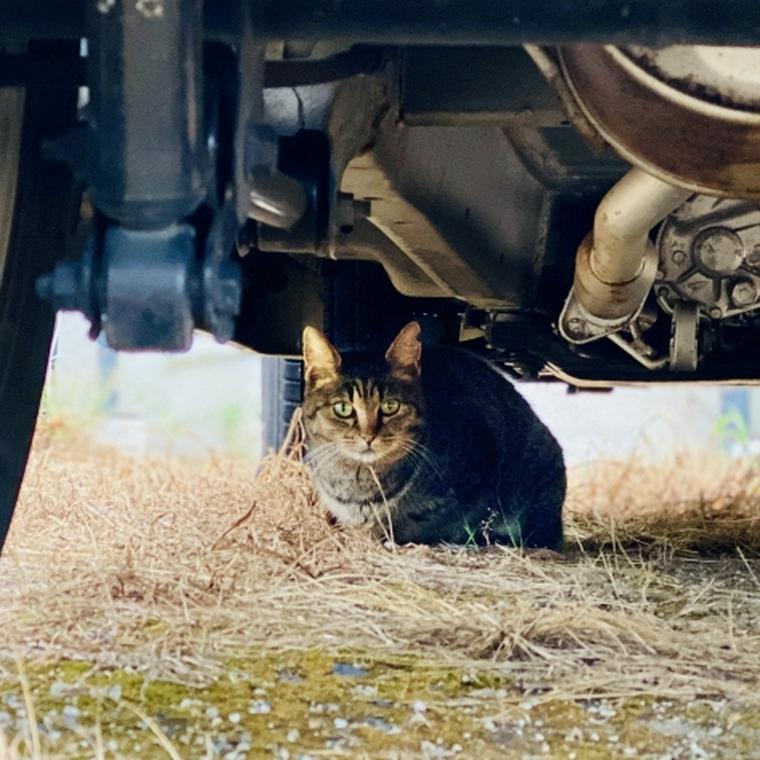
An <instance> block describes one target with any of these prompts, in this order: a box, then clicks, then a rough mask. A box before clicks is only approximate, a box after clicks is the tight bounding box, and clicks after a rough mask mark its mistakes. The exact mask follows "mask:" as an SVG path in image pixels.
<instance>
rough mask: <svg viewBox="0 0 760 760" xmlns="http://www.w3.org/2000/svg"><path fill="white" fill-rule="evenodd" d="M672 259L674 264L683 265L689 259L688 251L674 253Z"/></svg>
mask: <svg viewBox="0 0 760 760" xmlns="http://www.w3.org/2000/svg"><path fill="white" fill-rule="evenodd" d="M671 258H672V259H673V263H674V264H678V265H681V264H683V263H684V262H685V261H686V259H687V258H688V257H687V256H686V251H673V255H672V256H671Z"/></svg>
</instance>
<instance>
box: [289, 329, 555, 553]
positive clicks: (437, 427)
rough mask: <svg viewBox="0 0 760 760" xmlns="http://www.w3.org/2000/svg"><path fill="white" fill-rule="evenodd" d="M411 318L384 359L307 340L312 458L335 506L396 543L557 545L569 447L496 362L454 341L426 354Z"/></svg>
mask: <svg viewBox="0 0 760 760" xmlns="http://www.w3.org/2000/svg"><path fill="white" fill-rule="evenodd" d="M412 325H414V327H411V326H407V328H404V329H405V330H406V331H407V332H406V334H404V331H402V333H401V334H400V336H399V338H397V340H396V341H395V342H394V345H393V346H392V347H391V349H389V351H388V352H387V353H386V355H385V356H384V357H383V356H371V355H349V356H344V357H340V356H338V354H337V352H336V351H335V350H334V349H333V348H332V347H331V346H329V344H327V341H326V339H325V338H324V336H322V335H321V334H319V333H317V332H316V331H312V332H311V333H308V334H305V335H304V358H305V367H306V372H305V377H306V388H305V396H304V404H303V419H304V426H305V429H306V433H307V445H308V455H307V463H308V466H309V467H310V469H311V472H312V476H313V480H314V483H315V485H316V488H317V490H318V492H319V494H320V498H321V500H322V502H323V504H324V506H325V507H326V508H327V509H328V510H329V511H330V512H331V513H332V514H333V515H334V516H335V518H336V519H337V520H338V521H339V522H340V523H343V524H346V525H368V526H370V527H371V529H372V530H373V532H374V533H375V534H376V535H378V536H381V537H386V538H389V539H392V540H394V541H395V542H397V543H408V542H414V543H428V544H435V543H441V542H445V543H454V544H468V543H477V544H484V543H507V544H516V545H522V546H529V547H531V546H549V547H553V548H557V547H558V546H560V545H561V542H562V502H563V501H564V496H565V469H564V463H563V458H562V452H561V449H560V447H559V445H558V444H557V442H556V441H555V440H554V438H553V437H552V436H551V434H550V433H549V431H548V430H547V428H546V427H545V426H544V425H543V424H542V423H541V422H540V420H538V418H537V417H536V415H535V414H534V413H533V411H532V410H531V409H530V407H529V406H528V404H527V403H526V402H525V400H524V399H523V398H522V397H521V396H520V395H519V394H518V393H517V392H516V391H515V389H514V388H513V387H512V385H511V383H510V382H509V381H508V380H507V379H506V377H504V375H503V374H502V373H500V372H499V371H498V370H496V369H495V368H494V367H492V366H491V365H490V364H489V363H488V362H486V361H484V360H483V359H480V358H479V357H477V356H475V355H473V354H470V353H469V352H466V351H463V350H459V349H447V348H426V349H425V350H424V353H423V355H422V357H421V360H420V350H419V328H418V327H417V326H416V323H412ZM310 329H311V328H307V330H310ZM402 338H403V339H402ZM400 339H402V340H401V344H400V345H397V344H398V343H399V340H400ZM325 344H327V345H325ZM328 346H329V350H328ZM415 346H416V347H415ZM384 402H385V410H386V411H392V410H393V409H394V408H395V406H394V405H395V403H396V402H398V410H397V411H392V413H390V414H387V413H384V411H383V409H384V406H383V405H384ZM344 404H345V405H348V406H343V405H344ZM336 405H340V406H338V412H340V413H341V414H343V413H345V412H346V410H347V409H348V408H349V407H350V411H351V413H350V415H348V416H345V417H344V416H340V415H339V414H338V412H336Z"/></svg>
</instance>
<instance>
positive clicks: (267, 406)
mask: <svg viewBox="0 0 760 760" xmlns="http://www.w3.org/2000/svg"><path fill="white" fill-rule="evenodd" d="M261 361H262V383H261V393H262V401H263V403H262V408H263V412H264V451H265V452H268V451H270V450H274V451H277V450H278V449H279V448H280V446H281V445H282V442H283V441H284V440H285V435H286V433H287V432H288V426H289V425H290V420H291V418H292V417H293V412H294V411H295V410H296V408H297V407H298V405H299V404H300V403H301V362H300V361H299V360H298V359H279V358H277V357H275V356H265V357H262V360H261Z"/></svg>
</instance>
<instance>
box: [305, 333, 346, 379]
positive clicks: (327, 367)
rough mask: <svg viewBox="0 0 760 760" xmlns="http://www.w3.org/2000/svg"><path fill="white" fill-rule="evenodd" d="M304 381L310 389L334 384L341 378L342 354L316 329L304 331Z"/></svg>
mask: <svg viewBox="0 0 760 760" xmlns="http://www.w3.org/2000/svg"><path fill="white" fill-rule="evenodd" d="M302 344H303V363H304V379H305V380H306V384H307V385H308V386H309V387H310V388H318V387H319V386H320V385H325V384H326V383H334V382H335V381H337V379H338V377H339V376H340V354H339V353H338V352H337V351H336V350H335V347H334V346H333V345H332V343H330V341H329V340H327V338H325V336H324V335H323V334H322V333H321V332H320V331H319V330H317V328H316V327H305V328H304V331H303V338H302Z"/></svg>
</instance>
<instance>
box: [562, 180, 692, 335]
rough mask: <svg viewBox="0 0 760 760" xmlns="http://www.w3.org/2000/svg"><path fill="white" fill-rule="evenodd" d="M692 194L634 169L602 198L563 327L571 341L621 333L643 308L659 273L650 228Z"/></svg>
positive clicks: (577, 268)
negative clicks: (619, 331)
mask: <svg viewBox="0 0 760 760" xmlns="http://www.w3.org/2000/svg"><path fill="white" fill-rule="evenodd" d="M688 196H689V191H688V190H683V189H681V188H676V187H673V186H672V185H669V184H668V183H666V182H663V181H662V180H659V179H657V178H656V177H653V176H651V175H650V174H647V173H646V172H644V171H642V170H641V169H631V171H629V172H628V173H627V174H626V175H625V177H623V178H622V179H621V180H620V182H618V183H617V184H616V185H615V186H614V187H613V188H612V189H611V190H610V191H609V192H608V193H607V195H606V196H605V197H604V198H603V199H602V202H601V203H600V204H599V208H598V209H597V211H596V215H595V217H594V229H593V230H592V231H591V232H590V233H589V234H588V235H587V236H586V238H585V239H584V240H583V242H582V243H581V245H580V246H579V248H578V255H577V258H576V262H575V278H574V281H573V287H572V290H571V291H570V295H569V296H568V299H567V301H566V302H565V306H564V308H563V310H562V314H561V315H560V321H559V330H560V333H561V334H562V336H563V337H564V338H566V339H567V340H569V341H570V342H571V343H588V342H589V341H592V340H596V339H598V338H601V337H604V336H606V335H610V334H612V333H614V332H617V331H618V330H620V329H621V328H622V327H624V326H625V325H626V324H627V323H628V322H630V321H631V320H632V319H633V318H634V317H635V316H636V315H637V314H638V312H639V310H640V309H641V306H642V304H643V303H644V300H645V299H646V296H647V294H648V293H649V290H650V289H651V287H652V284H653V283H654V280H655V276H656V272H657V250H656V248H655V247H654V245H653V244H652V243H651V241H650V240H649V232H650V230H651V229H652V228H653V227H654V226H655V225H656V224H657V223H658V222H660V221H661V220H662V219H663V218H664V217H666V216H667V215H668V214H669V213H670V212H671V211H673V209H675V208H677V207H678V206H679V205H680V204H681V203H682V202H683V201H685V200H686V198H687V197H688Z"/></svg>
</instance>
